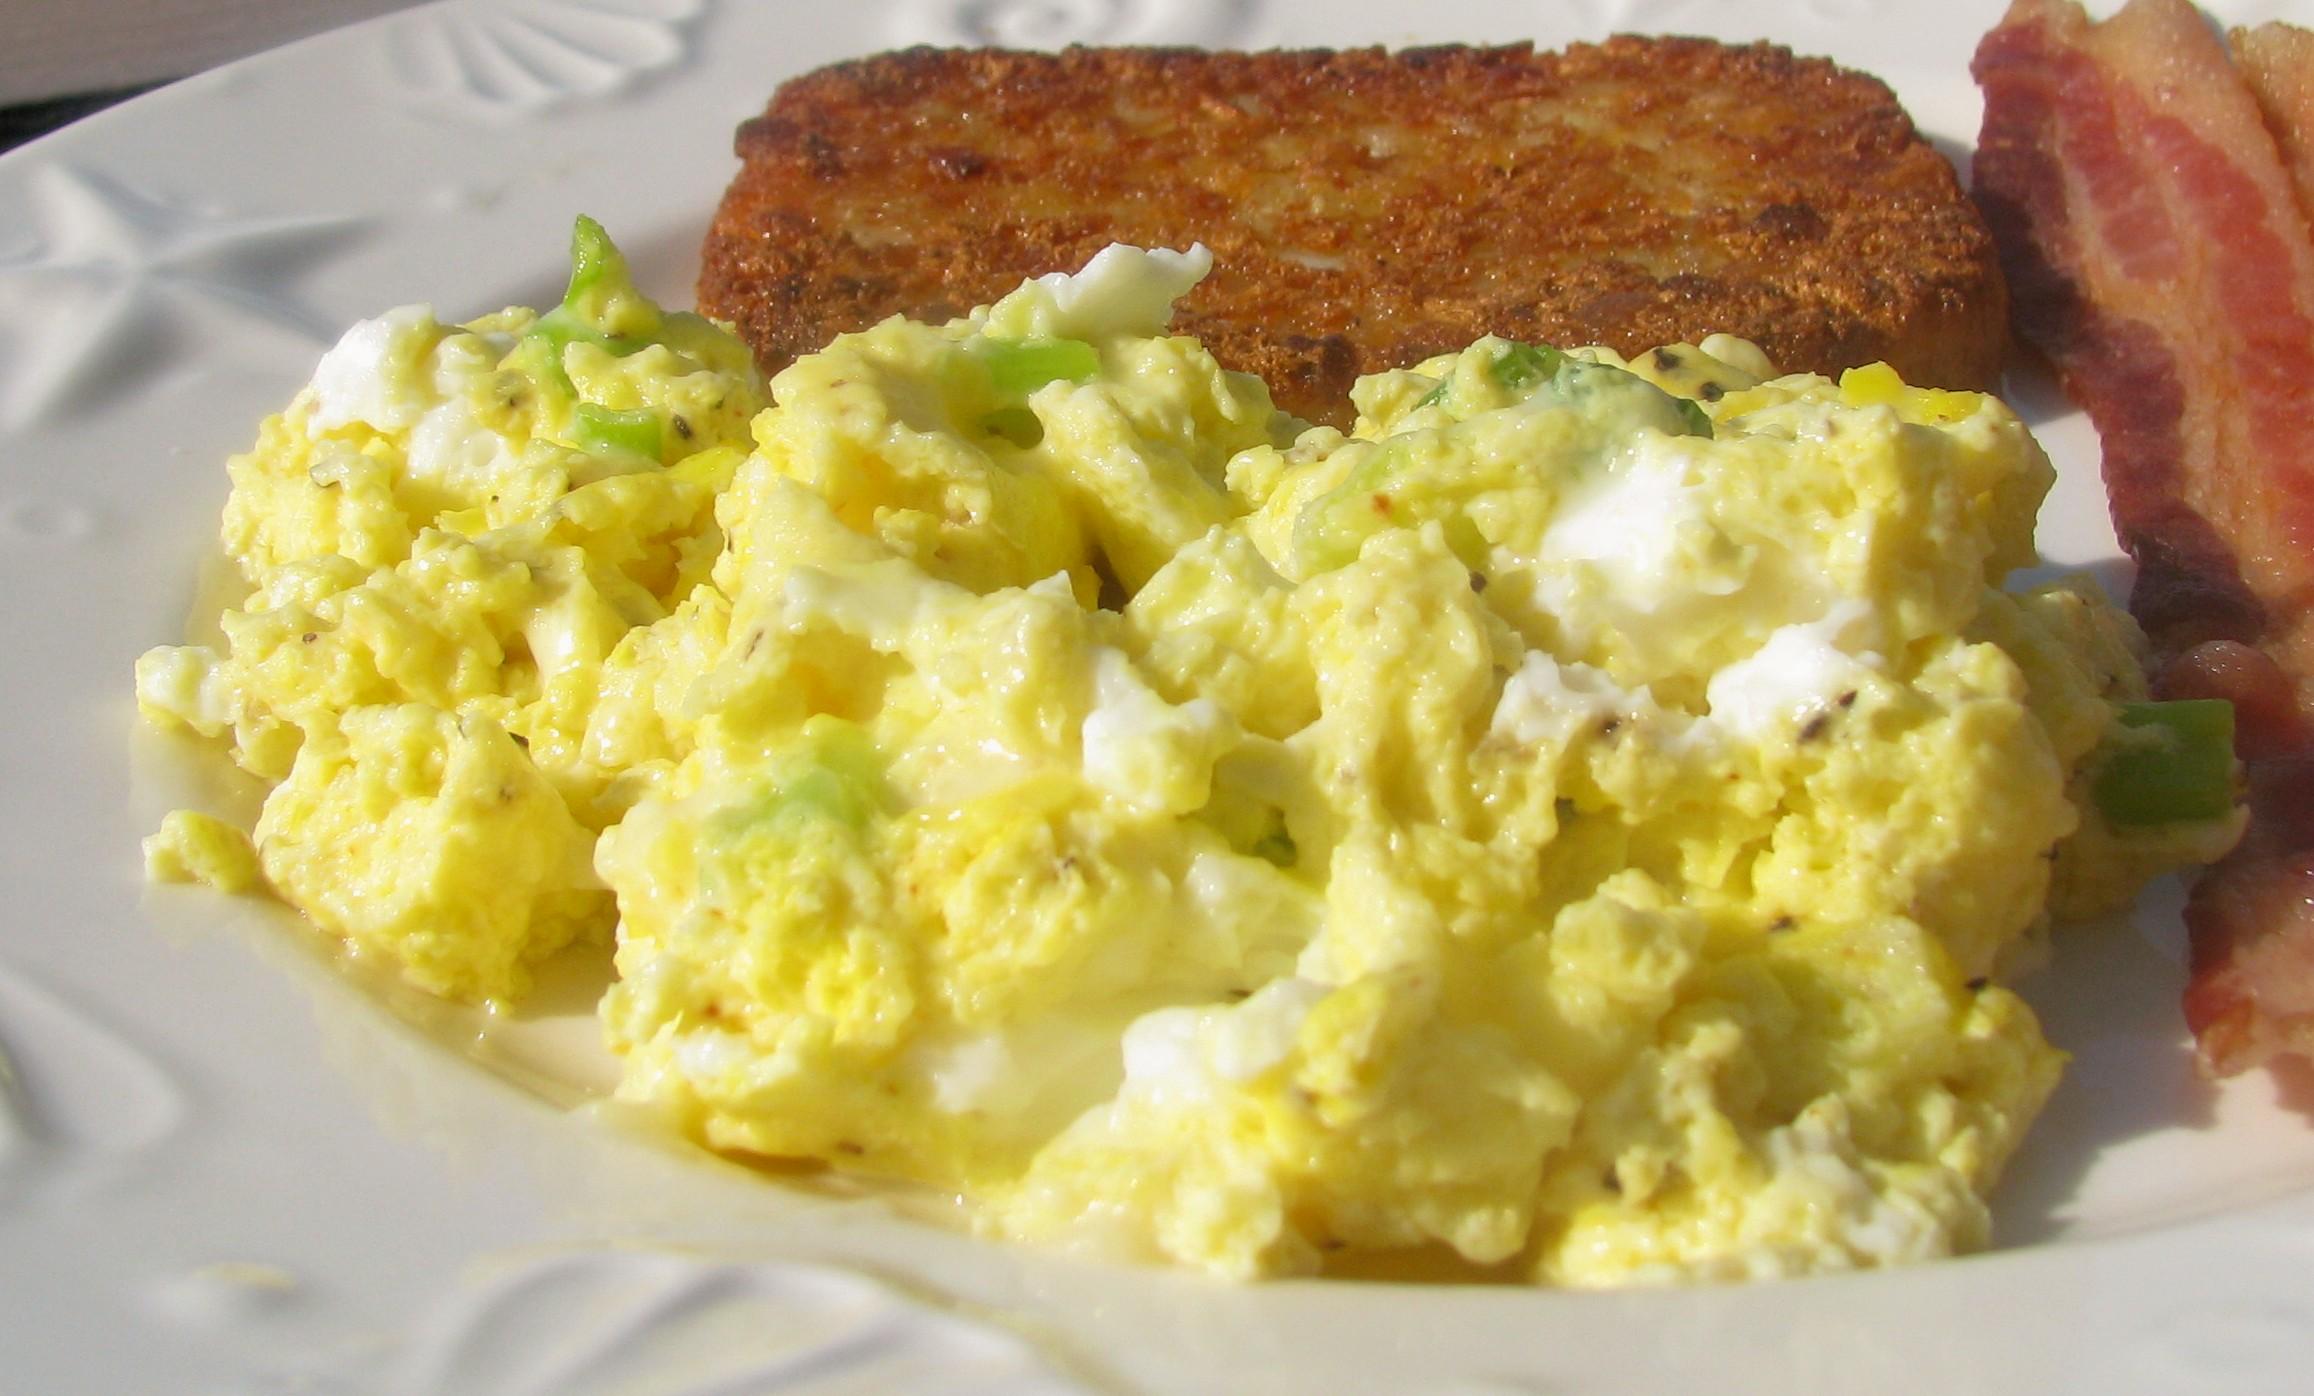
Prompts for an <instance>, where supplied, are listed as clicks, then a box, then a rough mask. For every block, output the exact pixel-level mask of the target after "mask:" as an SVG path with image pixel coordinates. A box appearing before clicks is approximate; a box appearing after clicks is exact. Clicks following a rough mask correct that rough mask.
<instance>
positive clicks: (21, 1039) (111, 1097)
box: [0, 962, 186, 1205]
mask: <svg viewBox="0 0 2314 1396" xmlns="http://www.w3.org/2000/svg"><path fill="white" fill-rule="evenodd" d="M185 1111H186V1101H185V1096H184V1093H183V1091H182V1090H181V1089H180V1088H179V1087H178V1085H177V1083H176V1081H175V1080H174V1079H173V1078H171V1076H170V1075H169V1073H168V1072H167V1071H166V1070H164V1069H163V1068H162V1067H161V1065H160V1063H159V1062H157V1061H155V1060H154V1059H153V1057H152V1054H151V1053H149V1052H148V1051H146V1050H145V1049H144V1048H143V1047H141V1046H139V1045H138V1044H137V1043H135V1042H132V1041H131V1040H129V1038H128V1037H126V1036H124V1035H123V1034H122V1033H121V1032H120V1031H119V1030H117V1029H116V1028H114V1027H112V1026H110V1025H108V1024H106V1023H103V1022H100V1021H99V1020H98V1019H97V1018H96V1017H94V1016H93V1015H91V1014H90V1013H88V1012H87V1011H86V1010H85V1009H83V1008H81V1007H80V1006H78V1005H77V1004H74V1003H71V1002H68V1001H67V1000H65V999H64V998H63V997H61V996H60V995H58V994H57V993H55V992H54V991H52V990H51V989H49V988H48V987H47V986H46V985H44V984H41V983H38V982H36V981H35V980H33V979H32V978H31V976H29V975H27V974H24V973H23V972H22V971H20V970H18V969H16V968H15V967H13V966H11V965H9V964H7V963H5V962H0V1205H5V1204H7V1203H8V1202H10V1201H12V1200H15V1199H17V1198H19V1197H21V1196H22V1195H23V1193H24V1192H25V1191H26V1190H27V1189H30V1188H32V1187H34V1186H36V1185H40V1186H48V1185H57V1184H61V1185H64V1186H67V1187H69V1186H72V1185H75V1184H79V1183H88V1182H95V1181H99V1180H100V1179H101V1177H102V1175H103V1174H104V1171H105V1170H106V1168H107V1167H108V1166H109V1165H112V1164H117V1163H123V1162H126V1161H128V1160H130V1159H134V1158H136V1157H138V1156H140V1155H142V1154H144V1153H146V1152H147V1151H149V1150H151V1149H153V1148H154V1147H156V1146H158V1145H159V1144H160V1143H161V1142H162V1141H164V1140H165V1139H167V1138H168V1137H169V1136H170V1135H171V1134H173V1133H174V1132H175V1131H176V1129H177V1127H178V1126H179V1124H180V1123H182V1121H183V1119H184V1116H185Z"/></svg>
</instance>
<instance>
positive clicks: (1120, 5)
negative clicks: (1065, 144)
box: [888, 0, 1263, 48]
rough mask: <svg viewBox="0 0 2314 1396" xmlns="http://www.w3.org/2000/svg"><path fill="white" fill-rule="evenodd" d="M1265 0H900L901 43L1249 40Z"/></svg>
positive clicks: (897, 37)
mask: <svg viewBox="0 0 2314 1396" xmlns="http://www.w3.org/2000/svg"><path fill="white" fill-rule="evenodd" d="M1262 8H1263V5H1262V3H1261V0H901V3H899V4H896V5H895V6H894V7H893V10H892V16H891V20H890V23H889V25H888V32H889V33H890V35H891V38H892V42H894V43H895V44H963V45H995V46H999V47H1004V48H1060V47H1062V46H1064V45H1067V44H1208V45H1212V46H1215V47H1226V46H1228V45H1230V44H1232V43H1238V42H1242V41H1244V40H1245V39H1246V38H1247V37H1248V36H1249V35H1250V34H1251V33H1252V32H1253V28H1254V23H1255V21H1256V19H1257V18H1258V17H1259V12H1260V11H1261V9H1262Z"/></svg>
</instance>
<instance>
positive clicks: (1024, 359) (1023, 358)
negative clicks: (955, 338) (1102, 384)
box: [980, 339, 1101, 397]
mask: <svg viewBox="0 0 2314 1396" xmlns="http://www.w3.org/2000/svg"><path fill="white" fill-rule="evenodd" d="M980 357H981V361H982V362H984V363H986V364H987V365H988V376H989V377H990V379H992V380H993V381H994V383H995V386H996V391H997V392H998V393H999V394H1001V395H1003V396H1005V397H1016V396H1021V395H1025V394H1028V393H1033V392H1035V391H1036V390H1037V389H1039V388H1041V387H1043V386H1044V385H1045V384H1047V383H1052V382H1057V381H1059V380H1061V379H1064V378H1065V379H1067V380H1068V381H1069V382H1071V383H1083V382H1087V381H1090V380H1091V379H1092V378H1094V377H1096V376H1097V375H1098V374H1099V373H1100V371H1101V354H1100V351H1099V350H1097V349H1095V348H1094V347H1093V346H1092V345H1090V344H1087V343H1085V342H1084V341H1083V340H1081V339H992V340H987V341H984V347H983V348H982V349H981V351H980Z"/></svg>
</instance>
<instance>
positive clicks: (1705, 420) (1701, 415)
mask: <svg viewBox="0 0 2314 1396" xmlns="http://www.w3.org/2000/svg"><path fill="white" fill-rule="evenodd" d="M1672 401H1674V402H1677V403H1678V404H1679V415H1680V416H1682V417H1685V418H1686V419H1687V434H1688V435H1689V436H1701V437H1704V438H1706V439H1709V438H1710V436H1711V414H1710V413H1708V412H1706V411H1704V410H1703V404H1702V403H1700V402H1697V401H1696V400H1695V399H1694V398H1691V397H1680V396H1679V395H1678V394H1676V393H1674V394H1673V395H1672Z"/></svg>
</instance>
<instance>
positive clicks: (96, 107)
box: [0, 87, 152, 150]
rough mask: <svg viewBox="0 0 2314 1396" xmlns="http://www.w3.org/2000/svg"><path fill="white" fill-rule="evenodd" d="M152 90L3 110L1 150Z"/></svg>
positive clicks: (101, 94)
mask: <svg viewBox="0 0 2314 1396" xmlns="http://www.w3.org/2000/svg"><path fill="white" fill-rule="evenodd" d="M151 90H152V88H151V87H130V88H124V89H122V90H120V91H115V92H81V93H75V94H74V95H72V96H70V97H51V98H49V99H48V100H46V101H43V102H27V103H25V104H24V105H22V106H16V107H0V150H13V149H15V148H16V147H17V146H20V145H22V144H24V143H25V142H26V141H28V140H31V139H32V138H33V137H35V136H45V135H47V134H48V133H49V132H51V131H53V130H55V129H56V128H57V127H59V126H65V125H69V124H71V123H72V122H75V121H78V120H80V119H81V118H82V117H84V116H87V115H88V114H89V113H90V112H97V111H103V110H104V109H105V108H106V107H109V106H111V105H112V104H113V103H115V102H118V101H122V100H124V99H126V98H130V97H134V96H136V95H137V94H138V93H140V92H149V91H151Z"/></svg>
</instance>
